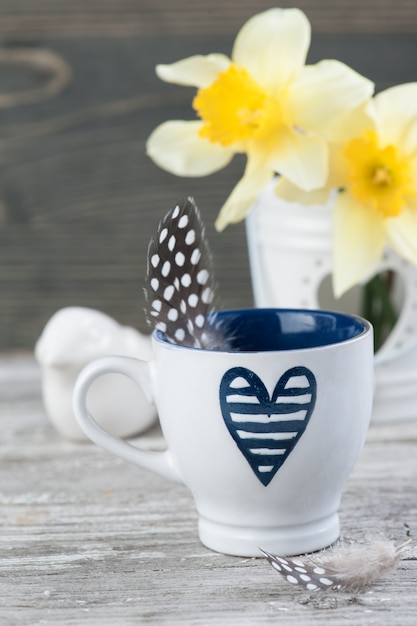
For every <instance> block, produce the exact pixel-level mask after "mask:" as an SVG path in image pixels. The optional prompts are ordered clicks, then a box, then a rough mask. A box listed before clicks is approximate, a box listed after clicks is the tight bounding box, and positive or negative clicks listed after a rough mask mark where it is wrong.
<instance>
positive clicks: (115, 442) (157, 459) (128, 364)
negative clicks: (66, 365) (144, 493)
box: [73, 356, 184, 484]
mask: <svg viewBox="0 0 417 626" xmlns="http://www.w3.org/2000/svg"><path fill="white" fill-rule="evenodd" d="M151 367H152V361H141V360H139V359H136V358H132V357H126V356H106V357H103V358H100V359H96V360H94V361H92V362H91V363H89V364H88V365H87V366H86V367H84V369H83V370H82V371H81V372H80V374H79V376H78V378H77V381H76V383H75V387H74V393H73V409H74V413H75V417H76V419H77V422H78V424H79V425H80V427H81V428H82V430H83V431H84V432H85V434H86V435H87V437H89V438H90V439H91V440H92V441H94V443H96V444H97V445H98V446H100V447H101V448H104V450H107V451H108V452H111V453H112V454H114V455H116V456H119V457H121V458H122V459H125V460H126V461H129V462H130V463H134V464H135V465H139V466H140V467H142V468H144V469H147V470H150V471H151V472H154V473H155V474H158V475H159V476H162V477H163V478H169V479H170V480H173V481H175V482H180V483H183V484H184V479H183V478H182V475H181V472H180V470H179V468H178V467H177V465H176V463H175V461H174V459H173V457H172V454H171V452H170V451H169V450H165V451H164V452H157V451H149V450H143V449H141V448H138V447H136V446H133V445H132V444H130V443H128V442H127V441H124V440H123V439H120V438H119V437H115V436H114V435H111V434H110V433H109V432H107V431H106V430H104V428H102V427H101V426H99V424H98V423H97V422H96V421H95V420H94V417H93V416H92V415H90V413H89V411H88V408H87V394H88V390H89V388H90V386H91V385H92V383H93V382H94V381H95V380H96V379H97V378H99V377H100V376H103V375H105V374H122V375H124V376H128V377H129V378H131V379H132V380H133V381H134V382H135V383H137V384H138V385H139V386H140V387H141V388H142V390H143V392H144V394H145V396H146V398H147V399H148V401H149V402H153V393H152V374H151Z"/></svg>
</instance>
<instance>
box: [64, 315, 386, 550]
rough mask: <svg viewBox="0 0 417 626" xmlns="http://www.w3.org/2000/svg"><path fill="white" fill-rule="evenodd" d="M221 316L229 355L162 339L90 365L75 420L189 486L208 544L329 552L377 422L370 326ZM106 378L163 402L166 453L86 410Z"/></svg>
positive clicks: (320, 318) (331, 318)
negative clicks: (145, 353) (116, 432)
mask: <svg viewBox="0 0 417 626" xmlns="http://www.w3.org/2000/svg"><path fill="white" fill-rule="evenodd" d="M217 316H218V318H217V320H218V323H219V324H221V326H222V328H223V329H224V332H225V333H226V334H227V335H228V336H230V337H232V338H233V349H232V350H231V349H229V350H225V351H210V350H202V349H194V348H187V347H181V346H178V345H173V344H172V343H170V342H169V341H168V340H167V339H166V338H165V336H164V334H163V333H161V332H160V331H156V332H154V334H153V359H152V360H151V361H150V362H145V361H139V360H137V359H133V358H128V357H107V358H103V359H99V360H97V361H94V362H92V363H91V364H89V365H88V366H87V367H86V368H85V369H84V370H83V371H82V372H81V374H80V376H79V378H78V380H77V383H76V387H75V391H74V412H75V415H76V417H77V420H78V422H79V424H80V426H81V428H82V429H83V430H84V431H85V433H86V434H87V436H89V437H90V438H91V439H92V440H93V441H94V442H95V443H97V444H98V445H99V446H101V447H103V448H105V449H106V450H108V451H110V452H112V453H113V454H116V455H118V456H121V457H122V458H124V459H127V460H128V461H131V462H133V463H135V464H137V465H139V466H141V467H144V468H146V469H149V470H152V471H154V472H156V473H158V474H160V475H162V476H165V477H167V478H171V479H174V480H177V481H181V482H184V483H185V484H186V485H187V486H188V487H189V489H190V490H191V492H192V494H193V496H194V499H195V503H196V508H197V511H198V514H199V536H200V539H201V541H202V543H203V544H204V545H206V546H207V547H209V548H211V549H213V550H216V551H219V552H224V553H227V554H234V555H239V556H259V547H261V548H264V549H266V550H269V551H272V552H275V553H278V554H282V555H291V554H292V555H293V554H301V553H305V552H311V551H314V550H318V549H321V548H323V547H326V546H328V545H330V544H331V543H332V542H334V541H335V540H336V539H337V538H338V536H339V532H340V529H339V517H338V513H337V511H338V507H339V503H340V498H341V493H342V489H343V486H344V484H345V481H346V479H347V477H348V475H349V473H350V472H351V470H352V468H353V466H354V464H355V462H356V460H357V458H358V455H359V453H360V450H361V448H362V446H363V443H364V440H365V436H366V432H367V428H368V423H369V419H370V415H371V409H372V395H373V370H374V367H373V337H372V327H371V326H370V324H369V323H368V322H366V321H365V320H363V319H361V318H358V317H355V316H351V315H345V314H342V313H334V312H326V311H309V310H285V309H283V310H281V309H248V310H240V311H222V312H219V313H218V314H217ZM110 372H118V373H121V374H125V375H126V376H129V377H130V378H132V379H133V380H135V381H137V382H138V383H139V385H140V386H141V387H142V388H143V390H144V391H145V393H146V394H147V395H148V397H149V398H150V399H152V400H153V401H154V402H155V403H156V406H157V409H158V413H159V417H160V421H161V427H162V430H163V434H164V437H165V439H166V442H167V450H166V451H164V452H149V451H146V450H140V449H138V448H137V447H134V446H132V445H131V444H129V443H127V442H125V441H122V440H120V439H118V438H116V437H114V436H112V435H110V434H109V433H107V432H106V431H104V430H103V429H102V428H101V427H100V426H99V425H98V424H97V423H96V422H95V421H94V418H93V417H92V416H91V415H90V414H89V412H88V409H87V402H86V398H87V392H88V389H89V387H90V385H91V384H92V382H93V381H94V380H95V379H96V378H98V377H99V376H102V375H103V374H107V373H110Z"/></svg>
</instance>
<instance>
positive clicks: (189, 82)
mask: <svg viewBox="0 0 417 626" xmlns="http://www.w3.org/2000/svg"><path fill="white" fill-rule="evenodd" d="M229 65H230V59H229V58H228V57H227V56H226V55H225V54H208V55H207V56H203V55H195V56H192V57H188V58H187V59H182V60H181V61H177V62H176V63H171V64H170V65H157V66H156V74H157V76H158V78H160V79H161V80H164V81H165V82H166V83H175V84H177V85H186V86H192V87H207V86H208V85H211V83H212V82H213V81H214V80H215V79H216V77H217V75H218V74H219V73H220V72H224V70H227V68H228V67H229Z"/></svg>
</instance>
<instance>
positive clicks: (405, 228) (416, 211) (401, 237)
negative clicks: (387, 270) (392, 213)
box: [387, 206, 417, 265]
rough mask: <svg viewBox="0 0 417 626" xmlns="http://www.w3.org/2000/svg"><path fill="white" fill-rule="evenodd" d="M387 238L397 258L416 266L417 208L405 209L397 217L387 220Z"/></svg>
mask: <svg viewBox="0 0 417 626" xmlns="http://www.w3.org/2000/svg"><path fill="white" fill-rule="evenodd" d="M387 237H388V242H389V244H390V245H391V247H392V248H393V250H395V252H396V253H397V254H398V255H399V256H401V257H404V258H405V259H407V261H409V262H410V263H412V264H413V265H417V206H414V207H410V206H408V207H405V208H404V209H403V210H402V212H401V214H400V215H399V216H398V217H392V218H390V219H388V220H387Z"/></svg>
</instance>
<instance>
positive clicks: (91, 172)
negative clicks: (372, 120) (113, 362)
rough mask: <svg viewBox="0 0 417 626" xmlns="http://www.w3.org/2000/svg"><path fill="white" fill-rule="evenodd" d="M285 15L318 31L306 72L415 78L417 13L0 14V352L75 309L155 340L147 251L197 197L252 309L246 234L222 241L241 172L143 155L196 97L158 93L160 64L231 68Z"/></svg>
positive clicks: (120, 7) (22, 3)
mask: <svg viewBox="0 0 417 626" xmlns="http://www.w3.org/2000/svg"><path fill="white" fill-rule="evenodd" d="M276 4H278V5H279V6H282V7H285V6H298V7H299V8H302V9H303V10H304V11H305V12H306V13H307V15H308V17H309V18H310V21H311V23H312V26H313V42H312V46H311V53H310V56H309V61H311V62H314V61H317V60H319V59H321V58H325V57H332V58H338V59H340V60H342V61H344V62H346V63H348V64H350V65H351V66H352V67H354V68H355V69H356V70H358V71H360V72H362V73H364V74H366V75H367V76H368V77H369V78H371V79H372V80H374V81H375V83H376V86H377V90H378V91H379V90H381V89H384V88H386V87H388V86H390V85H393V84H398V83H401V82H408V81H413V80H415V79H416V76H417V71H416V62H415V59H416V57H417V38H416V34H417V2H415V0H396V1H395V2H394V0H390V1H389V0H363V1H359V0H338V1H337V2H334V1H332V0H300V1H299V2H296V3H293V2H289V1H281V2H279V3H274V2H259V1H257V0H210V2H200V1H199V0H194V1H192V0H152V1H151V0H83V1H81V0H72V1H71V2H68V0H0V350H2V349H3V350H4V349H9V348H31V347H32V346H33V344H34V342H35V340H36V338H37V337H38V336H39V334H40V332H41V330H42V328H43V326H44V324H45V323H46V321H47V320H48V319H49V317H50V316H51V315H52V314H53V313H54V312H55V311H56V310H57V309H59V308H61V307H63V306H67V305H82V306H90V307H93V308H98V309H100V310H103V311H105V312H106V313H107V314H109V315H111V316H113V317H115V318H116V319H118V320H119V321H120V322H122V323H125V324H131V325H133V326H135V327H137V328H138V329H140V330H146V326H145V320H144V314H143V304H144V301H143V293H142V287H143V277H144V273H145V259H146V249H147V244H148V241H149V239H150V237H151V235H152V234H153V232H154V230H155V228H156V225H157V223H158V221H159V219H160V218H161V217H162V216H163V215H164V214H165V212H166V211H167V210H168V209H169V208H170V207H171V206H172V205H173V203H175V202H176V201H177V200H178V199H180V198H182V197H183V196H184V195H189V194H192V195H194V197H195V198H196V200H197V202H198V204H199V205H200V208H201V211H202V214H203V218H204V220H205V222H206V224H207V230H208V236H209V239H210V242H211V246H212V248H213V253H214V258H215V266H216V271H217V277H218V281H219V283H220V293H221V296H222V304H223V305H224V306H227V307H238V306H251V305H252V291H251V285H250V279H249V268H248V260H247V251H246V240H245V231H244V225H243V224H240V225H237V226H232V227H229V228H228V229H227V230H226V231H225V232H224V233H222V234H218V233H216V232H215V231H214V228H213V222H214V218H215V216H216V214H217V211H218V209H219V207H220V206H221V204H222V202H223V201H224V200H225V198H226V196H227V194H228V193H229V192H230V190H231V189H232V187H233V185H234V183H235V182H236V181H237V180H238V178H239V177H240V175H241V173H242V169H243V165H244V162H243V160H241V159H236V160H235V161H234V162H233V163H232V164H231V165H230V166H229V167H228V168H226V169H225V170H223V171H221V172H219V173H217V174H215V175H213V176H210V177H207V178H202V179H180V178H176V177H174V176H172V175H170V174H167V173H165V172H162V171H160V170H159V169H158V168H157V167H156V166H155V165H154V164H153V163H152V162H151V161H150V160H149V159H148V158H147V157H146V155H145V141H146V138H147V137H148V135H149V133H150V132H151V131H152V130H153V128H155V127H156V126H157V125H158V124H159V123H160V122H162V121H164V120H168V119H175V118H177V119H180V118H182V119H191V117H192V111H191V108H190V101H191V97H192V94H193V91H192V90H188V89H185V88H178V87H176V86H174V85H165V84H164V83H162V82H161V81H159V80H158V79H157V78H156V76H155V74H154V67H155V65H156V64H157V63H160V62H172V61H175V60H177V59H180V58H183V57H185V56H189V55H191V54H195V53H208V52H214V51H219V52H225V53H227V54H229V53H230V51H231V46H232V43H233V40H234V37H235V35H236V33H237V31H238V29H239V28H240V26H241V25H242V24H243V23H244V21H245V20H246V19H247V18H249V17H250V16H251V15H253V14H254V13H256V12H258V11H261V10H264V9H266V8H269V7H271V6H275V5H276Z"/></svg>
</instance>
